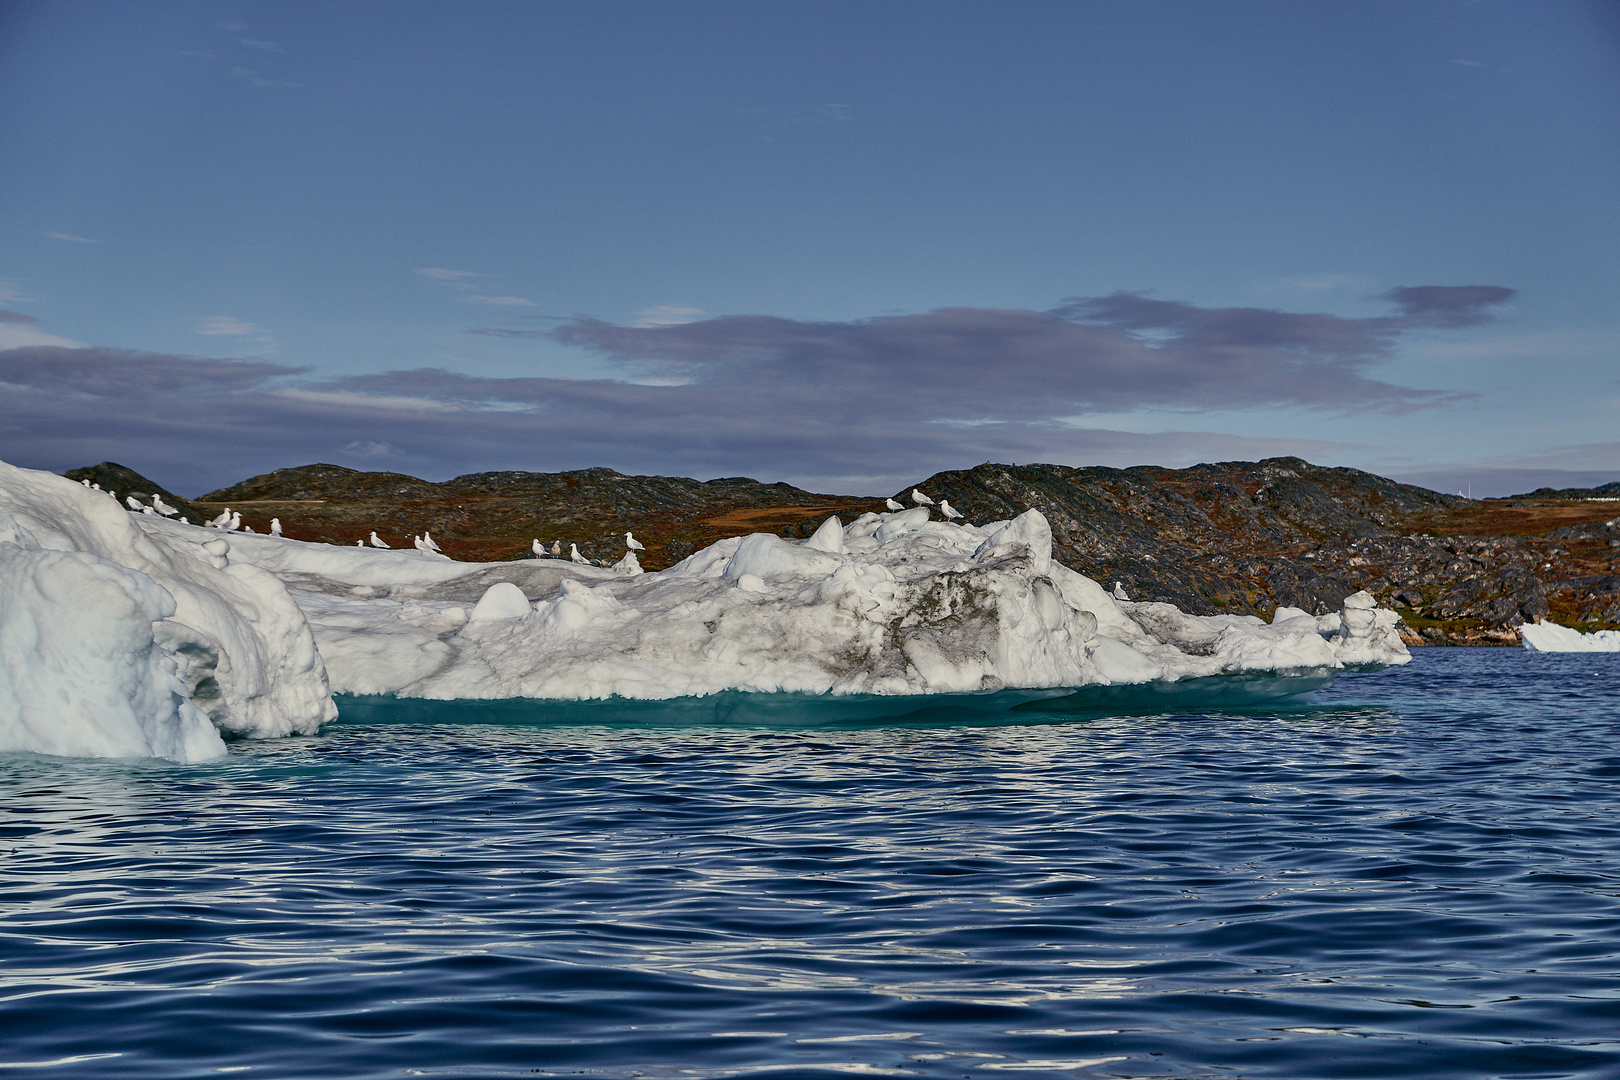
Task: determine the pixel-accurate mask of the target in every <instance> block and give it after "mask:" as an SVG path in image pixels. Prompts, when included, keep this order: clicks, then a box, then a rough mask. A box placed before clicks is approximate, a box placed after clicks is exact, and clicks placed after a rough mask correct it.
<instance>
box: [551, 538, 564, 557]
mask: <svg viewBox="0 0 1620 1080" xmlns="http://www.w3.org/2000/svg"><path fill="white" fill-rule="evenodd" d="M551 557H552V558H553V559H560V558H562V541H561V540H553V541H552V542H551Z"/></svg>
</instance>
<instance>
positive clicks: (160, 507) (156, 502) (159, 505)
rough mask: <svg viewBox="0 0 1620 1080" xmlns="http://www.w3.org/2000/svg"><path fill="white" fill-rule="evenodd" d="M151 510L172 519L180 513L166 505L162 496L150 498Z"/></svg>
mask: <svg viewBox="0 0 1620 1080" xmlns="http://www.w3.org/2000/svg"><path fill="white" fill-rule="evenodd" d="M152 509H153V510H156V511H157V512H158V513H160V514H162V515H163V516H164V517H174V515H176V514H178V513H179V512H180V511H179V510H176V509H175V508H174V507H172V506H170V505H169V504H168V503H166V502H164V501H163V496H161V495H154V496H152Z"/></svg>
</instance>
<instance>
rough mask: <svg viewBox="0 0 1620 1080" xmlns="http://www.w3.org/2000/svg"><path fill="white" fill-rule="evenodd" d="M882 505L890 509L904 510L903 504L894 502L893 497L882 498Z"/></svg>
mask: <svg viewBox="0 0 1620 1080" xmlns="http://www.w3.org/2000/svg"><path fill="white" fill-rule="evenodd" d="M883 505H884V506H887V507H888V508H889V509H890V510H904V509H905V507H904V506H902V505H901V504H899V503H897V502H895V501H894V500H893V499H884V500H883Z"/></svg>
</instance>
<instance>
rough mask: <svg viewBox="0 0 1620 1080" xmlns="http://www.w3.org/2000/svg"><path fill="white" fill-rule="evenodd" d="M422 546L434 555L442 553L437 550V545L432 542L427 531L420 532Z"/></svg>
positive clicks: (430, 533)
mask: <svg viewBox="0 0 1620 1080" xmlns="http://www.w3.org/2000/svg"><path fill="white" fill-rule="evenodd" d="M422 546H423V547H425V548H427V549H428V550H429V551H431V552H433V553H434V554H435V555H441V554H443V552H441V551H440V550H439V545H438V544H436V543H435V542H434V540H433V533H432V532H430V531H429V530H427V529H423V530H422Z"/></svg>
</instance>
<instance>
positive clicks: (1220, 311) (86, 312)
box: [0, 0, 1620, 496]
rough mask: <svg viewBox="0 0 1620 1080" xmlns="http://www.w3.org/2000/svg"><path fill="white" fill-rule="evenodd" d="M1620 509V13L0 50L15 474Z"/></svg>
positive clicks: (144, 8) (89, 41)
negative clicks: (492, 476)
mask: <svg viewBox="0 0 1620 1080" xmlns="http://www.w3.org/2000/svg"><path fill="white" fill-rule="evenodd" d="M1286 454H1293V455H1298V456H1300V457H1303V458H1305V459H1307V460H1309V461H1312V462H1315V463H1317V464H1323V465H1346V466H1353V467H1356V468H1362V469H1369V470H1371V471H1374V472H1378V473H1380V474H1383V475H1387V476H1395V477H1397V478H1401V479H1408V480H1412V481H1415V482H1419V483H1423V484H1425V485H1427V486H1431V487H1435V488H1438V489H1441V490H1465V491H1469V492H1471V493H1472V494H1474V495H1476V496H1484V495H1501V494H1509V493H1513V492H1519V491H1526V490H1530V489H1532V488H1534V487H1537V486H1541V485H1542V484H1546V483H1550V484H1554V485H1555V486H1574V485H1585V484H1594V483H1601V482H1606V481H1610V480H1615V479H1620V7H1617V6H1615V5H1613V4H1607V3H1584V2H1557V0H1536V2H1519V3H1507V2H1498V0H1430V2H1426V3H1419V4H1413V3H1410V2H1404V0H1403V2H1398V3H1373V2H1355V0H1346V2H1342V3H1333V4H1299V3H1262V2H1252V0H1229V2H1224V3H1218V4H1217V3H1198V2H1191V0H1182V2H1176V3H1160V2H1153V0H1142V2H1133V3H1119V2H1115V0H1108V2H1102V3H1090V2H1085V0H1065V2H1062V3H1039V2H1029V3H1015V4H985V3H952V2H939V0H933V2H927V3H909V2H903V0H895V2H888V3H883V4H871V3H868V2H862V3H848V4H845V3H817V2H796V3H786V2H781V3H775V2H758V0H751V2H746V3H705V2H692V3H681V4H655V3H646V2H640V0H638V2H635V3H616V2H613V0H602V2H596V3H591V4H574V3H544V2H517V3H488V2H483V3H481V2H476V0H469V2H458V3H456V4H444V3H438V2H433V3H417V2H411V0H400V2H390V3H386V4H384V3H353V2H349V3H344V2H333V0H322V2H320V3H308V2H300V0H276V2H274V3H267V2H248V0H213V2H207V3H191V2H184V0H166V2H165V3H162V4H152V3H147V2H144V0H143V2H139V3H128V2H118V0H107V2H99V3H95V4H84V3H71V2H50V3H45V2H30V0H21V2H19V0H0V459H3V460H6V461H9V462H11V463H13V464H17V465H23V466H27V467H32V468H44V469H51V470H54V471H64V470H67V469H70V468H74V467H77V466H81V465H87V464H92V463H95V462H98V461H103V460H111V461H116V462H119V463H121V464H124V465H127V466H129V467H131V468H134V469H136V470H137V471H140V472H142V473H144V474H146V475H147V476H149V477H150V478H152V479H153V480H156V481H157V482H159V483H161V484H163V485H165V486H167V487H169V488H170V489H172V490H175V491H177V492H180V493H182V494H186V495H197V494H201V493H203V492H205V491H208V490H211V489H213V488H217V487H221V486H224V485H226V484H230V483H234V482H236V481H238V480H241V479H243V478H245V477H248V476H252V475H256V474H259V473H264V472H268V471H270V470H272V469H277V468H283V467H288V466H295V465H301V464H307V463H309V462H313V461H325V462H332V463H336V464H340V465H346V466H350V467H353V468H361V469H386V470H392V471H399V472H406V473H410V474H413V475H416V476H421V477H424V478H428V479H434V480H442V479H447V478H449V477H451V476H455V475H458V474H462V473H467V472H477V471H485V470H494V469H529V470H535V471H554V470H560V469H573V468H585V467H590V466H608V467H611V468H614V469H618V470H620V471H622V472H627V473H657V474H670V475H686V476H696V477H699V478H703V479H707V478H711V477H716V476H743V475H746V476H753V477H755V478H758V479H762V480H766V481H777V480H786V481H788V482H790V483H794V484H799V485H801V486H805V487H809V488H811V489H812V490H818V491H827V492H834V493H841V494H887V493H890V492H893V491H896V490H900V489H902V488H903V487H906V486H908V485H910V484H912V483H916V482H918V481H920V480H922V479H923V478H926V477H927V476H929V475H930V474H932V473H934V472H936V471H939V470H942V469H951V468H966V467H971V466H973V465H976V464H978V463H980V462H983V461H999V462H1012V463H1018V464H1024V463H1030V462H1055V463H1060V464H1067V465H1111V466H1129V465H1139V464H1153V465H1166V466H1175V467H1180V466H1185V465H1190V464H1194V463H1197V462H1201V461H1230V460H1254V459H1257V458H1262V457H1269V456H1276V455H1286Z"/></svg>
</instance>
